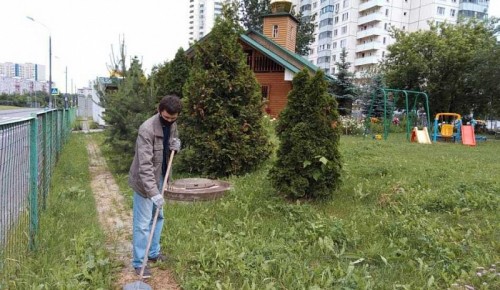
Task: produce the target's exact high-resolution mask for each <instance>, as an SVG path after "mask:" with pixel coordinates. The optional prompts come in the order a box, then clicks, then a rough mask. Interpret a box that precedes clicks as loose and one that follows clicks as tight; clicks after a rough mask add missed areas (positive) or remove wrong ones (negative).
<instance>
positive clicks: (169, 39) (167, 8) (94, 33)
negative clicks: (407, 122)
mask: <svg viewBox="0 0 500 290" xmlns="http://www.w3.org/2000/svg"><path fill="white" fill-rule="evenodd" d="M188 8H189V1H188V0H141V1H134V0H129V1H124V0H0V39H1V42H0V62H14V63H37V64H42V65H45V66H46V78H47V80H48V78H49V73H48V70H49V65H48V63H49V61H48V59H49V49H48V47H49V45H48V43H49V41H48V39H49V34H50V35H51V38H52V80H53V82H55V85H54V86H55V87H58V88H59V90H60V91H61V92H63V93H65V92H68V93H73V92H76V91H75V88H81V87H88V86H89V82H90V81H93V80H95V79H96V77H100V76H104V77H107V76H109V71H108V65H110V64H112V61H111V55H112V52H114V53H115V55H118V53H119V44H120V38H124V40H125V45H126V55H127V56H128V57H133V56H137V57H138V58H139V59H140V60H141V62H142V66H143V69H144V71H145V72H146V74H149V73H150V71H151V68H152V67H153V66H155V65H159V64H162V63H164V62H165V61H169V60H172V59H173V58H174V57H175V53H176V52H177V50H178V49H179V48H180V47H183V48H184V49H187V48H188ZM489 13H490V16H496V17H500V0H490V8H489ZM28 16H29V17H32V18H33V19H35V22H33V21H31V20H29V19H28V18H27V17H28ZM66 69H67V70H66ZM66 79H67V82H66Z"/></svg>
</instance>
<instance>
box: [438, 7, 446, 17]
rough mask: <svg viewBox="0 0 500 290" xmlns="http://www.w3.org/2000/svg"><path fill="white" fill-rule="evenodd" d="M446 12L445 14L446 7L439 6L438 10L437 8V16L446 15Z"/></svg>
mask: <svg viewBox="0 0 500 290" xmlns="http://www.w3.org/2000/svg"><path fill="white" fill-rule="evenodd" d="M444 12H445V9H444V7H440V6H438V8H437V14H438V15H444Z"/></svg>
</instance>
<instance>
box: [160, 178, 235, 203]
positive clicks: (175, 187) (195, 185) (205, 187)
mask: <svg viewBox="0 0 500 290" xmlns="http://www.w3.org/2000/svg"><path fill="white" fill-rule="evenodd" d="M229 189H231V185H230V184H229V183H228V182H225V181H220V180H212V179H207V178H184V179H177V180H175V181H174V182H173V183H172V184H170V185H169V186H168V188H167V189H166V190H165V192H164V193H163V195H164V196H165V198H166V199H168V200H175V201H202V200H212V199H216V198H219V197H222V196H224V193H225V192H226V191H228V190H229Z"/></svg>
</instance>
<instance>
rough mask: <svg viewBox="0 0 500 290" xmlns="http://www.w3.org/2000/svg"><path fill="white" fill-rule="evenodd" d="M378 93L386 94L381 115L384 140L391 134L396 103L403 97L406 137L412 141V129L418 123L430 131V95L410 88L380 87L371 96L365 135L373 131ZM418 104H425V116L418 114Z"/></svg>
mask: <svg viewBox="0 0 500 290" xmlns="http://www.w3.org/2000/svg"><path fill="white" fill-rule="evenodd" d="M377 93H383V94H384V99H383V106H384V112H383V115H382V116H381V118H382V125H383V129H384V133H383V138H384V140H387V137H388V136H389V131H390V125H391V122H392V120H393V116H394V111H395V109H396V104H397V103H398V101H399V100H400V99H401V98H404V104H405V113H406V139H407V140H408V141H410V136H411V132H412V129H413V127H418V125H421V127H424V128H425V130H427V133H430V132H429V131H428V130H429V128H428V126H429V125H430V124H431V122H430V116H429V97H428V96H427V94H426V93H424V92H418V91H409V90H398V89H383V88H380V89H377V90H376V91H375V92H373V93H372V96H371V103H370V108H369V110H368V115H367V116H366V118H365V134H364V136H365V137H366V136H367V135H370V134H371V132H372V126H373V122H372V117H373V113H374V104H375V102H376V99H377V98H376V97H377V95H378V94H377ZM419 101H420V102H419ZM411 103H412V104H413V106H412V107H411V109H410V104H411ZM417 106H423V109H424V114H425V116H424V114H421V115H420V116H419V114H418V111H419V110H418V108H417ZM379 117H380V116H379ZM419 121H420V122H419ZM419 123H420V124H419ZM375 137H378V136H374V138H375ZM380 137H381V136H380ZM377 139H381V138H377Z"/></svg>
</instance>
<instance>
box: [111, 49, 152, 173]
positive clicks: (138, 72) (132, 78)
mask: <svg viewBox="0 0 500 290" xmlns="http://www.w3.org/2000/svg"><path fill="white" fill-rule="evenodd" d="M154 106H155V104H154V99H153V97H152V96H151V95H150V94H148V93H147V80H146V77H145V76H144V72H143V70H142V65H141V63H140V62H139V60H138V59H137V57H135V58H133V59H132V63H131V64H130V68H129V69H128V70H127V71H126V73H125V75H124V79H123V81H122V82H121V83H120V84H119V86H118V90H117V91H116V92H114V93H112V94H111V95H109V96H108V97H107V101H106V107H105V109H106V114H104V120H105V121H106V123H107V124H108V127H107V128H106V143H108V144H109V145H110V147H111V149H112V150H113V152H114V154H113V159H112V161H113V163H114V165H115V166H116V168H117V170H119V171H121V172H126V171H128V169H129V167H130V164H131V162H132V158H133V157H134V147H135V140H136V138H137V130H138V129H139V126H140V125H141V124H142V122H144V121H145V120H146V119H147V118H148V117H150V116H151V115H152V114H153V113H154Z"/></svg>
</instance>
